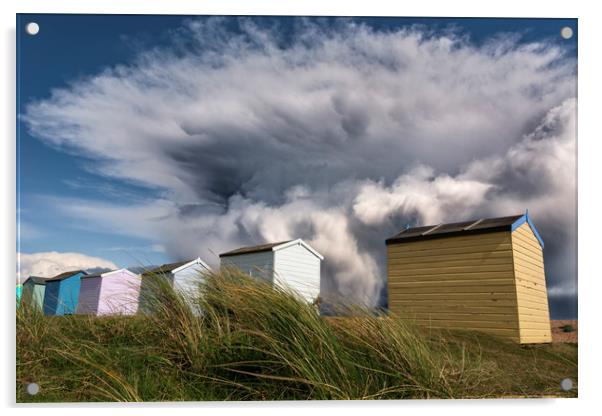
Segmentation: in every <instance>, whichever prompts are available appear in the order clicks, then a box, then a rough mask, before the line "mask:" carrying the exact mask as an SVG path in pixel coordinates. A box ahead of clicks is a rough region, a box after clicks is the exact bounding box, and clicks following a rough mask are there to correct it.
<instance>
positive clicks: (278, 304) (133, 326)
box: [16, 271, 577, 402]
mask: <svg viewBox="0 0 602 416" xmlns="http://www.w3.org/2000/svg"><path fill="white" fill-rule="evenodd" d="M199 291H200V296H195V297H194V298H193V299H188V300H186V299H184V298H182V297H181V296H179V295H178V294H177V293H175V292H174V291H173V290H172V289H171V288H169V286H167V285H166V284H165V283H164V282H163V281H162V280H161V279H153V282H152V285H151V290H149V291H147V293H145V294H144V296H145V297H146V299H145V300H146V302H145V304H146V305H147V306H146V310H145V314H144V315H138V316H134V317H110V318H101V317H86V316H65V317H44V316H42V315H41V314H40V312H39V311H37V310H35V309H32V308H28V307H27V306H26V305H25V306H23V307H21V308H20V309H19V310H18V312H17V380H16V383H17V401H18V402H73V401H184V400H186V401H188V400H194V401H200V400H305V399H317V400H323V399H406V398H480V397H500V396H503V397H525V396H529V397H532V396H536V397H541V396H568V397H574V396H576V394H577V390H576V387H575V388H574V389H573V390H571V391H569V392H563V391H562V390H561V389H560V380H562V379H563V378H566V377H569V378H571V379H572V380H573V382H574V384H575V386H576V382H577V346H576V345H574V344H551V345H542V346H530V347H525V346H523V347H521V346H519V345H516V344H514V343H512V342H509V341H506V340H503V339H500V338H496V337H493V336H488V335H484V334H478V333H474V332H470V333H469V332H441V331H429V330H428V329H424V328H419V327H416V326H414V325H412V324H410V323H408V322H406V321H404V320H401V319H399V318H397V317H394V316H384V317H376V316H372V315H370V314H369V313H367V311H364V310H361V309H359V308H357V309H354V310H348V311H346V312H347V313H348V314H349V315H351V316H353V317H351V318H323V317H320V316H319V315H318V314H317V313H316V309H315V307H314V306H311V305H307V304H305V303H304V302H303V301H300V300H298V299H297V297H296V296H295V295H294V294H292V293H289V292H287V291H286V290H282V289H278V288H272V287H271V286H269V285H267V284H265V283H262V282H260V281H257V280H254V279H251V278H248V277H246V276H244V275H241V274H240V273H237V272H235V271H225V272H222V273H219V274H213V275H210V276H207V278H206V282H205V283H204V284H203V285H202V286H201V287H200V288H199ZM191 304H192V306H193V307H192V308H191V307H190V306H191ZM192 310H202V311H204V312H203V314H202V315H199V314H198V313H197V314H195V313H193V312H192ZM31 382H35V383H37V384H38V385H39V386H40V392H39V393H38V394H37V395H35V396H30V395H28V394H27V393H26V390H25V386H26V385H27V384H28V383H31Z"/></svg>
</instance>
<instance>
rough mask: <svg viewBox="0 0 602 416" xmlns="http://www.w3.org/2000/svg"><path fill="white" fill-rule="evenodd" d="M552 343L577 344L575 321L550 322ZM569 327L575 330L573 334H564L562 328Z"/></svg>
mask: <svg viewBox="0 0 602 416" xmlns="http://www.w3.org/2000/svg"><path fill="white" fill-rule="evenodd" d="M551 323H552V341H553V342H575V343H576V342H577V333H578V331H577V320H552V321H551ZM564 325H571V326H572V327H573V328H575V330H574V331H573V332H564V331H563V330H562V327H563V326H564Z"/></svg>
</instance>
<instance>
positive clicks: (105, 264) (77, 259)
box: [17, 251, 117, 280]
mask: <svg viewBox="0 0 602 416" xmlns="http://www.w3.org/2000/svg"><path fill="white" fill-rule="evenodd" d="M17 256H18V265H19V270H18V273H17V277H18V278H19V277H20V278H21V280H23V279H25V278H27V277H29V276H40V277H52V276H55V275H57V274H59V273H63V272H66V271H69V270H86V269H93V268H108V269H116V268H117V266H116V265H115V263H113V262H112V261H109V260H105V259H102V258H99V257H92V256H88V255H85V254H81V253H59V252H57V251H49V252H41V253H18V254H17Z"/></svg>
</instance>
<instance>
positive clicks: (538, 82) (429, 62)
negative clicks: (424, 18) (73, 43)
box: [23, 19, 576, 303]
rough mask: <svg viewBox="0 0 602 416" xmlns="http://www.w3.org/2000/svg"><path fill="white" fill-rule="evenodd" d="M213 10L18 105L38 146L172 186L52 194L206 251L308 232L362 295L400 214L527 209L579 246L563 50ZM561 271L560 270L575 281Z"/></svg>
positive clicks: (428, 217) (372, 283)
mask: <svg viewBox="0 0 602 416" xmlns="http://www.w3.org/2000/svg"><path fill="white" fill-rule="evenodd" d="M222 23H223V21H221V20H219V19H209V20H204V21H193V22H190V23H189V24H188V26H187V27H185V28H183V29H182V30H181V31H180V32H179V33H178V34H177V37H176V39H175V40H174V44H173V45H172V48H175V49H176V51H175V52H174V51H170V50H166V49H155V50H153V51H150V52H147V53H144V54H142V55H141V56H140V57H139V58H138V59H137V60H136V61H135V62H133V63H132V64H130V65H128V66H119V67H116V68H111V69H107V70H105V71H103V72H101V73H99V74H97V75H94V76H92V77H89V78H87V79H83V80H79V81H76V82H74V83H73V84H72V86H70V87H69V88H67V89H60V90H55V91H54V92H53V93H52V95H51V97H50V98H49V99H45V100H42V101H36V102H32V103H30V104H29V105H28V106H27V111H26V113H25V114H24V115H23V117H24V120H25V121H26V123H27V124H28V126H29V128H30V130H31V132H32V133H33V134H34V135H36V136H38V137H40V138H41V139H43V140H44V141H46V143H49V144H51V145H53V146H57V147H60V148H63V149H65V148H66V149H69V150H70V151H74V152H77V153H82V154H85V155H87V156H88V157H91V158H93V159H95V160H96V163H95V164H88V165H87V166H96V171H97V173H98V174H100V175H107V176H111V177H116V178H120V179H124V180H127V181H134V182H138V183H142V184H145V185H148V186H150V187H153V188H154V189H157V188H158V189H162V190H163V191H164V195H163V196H161V197H158V198H156V199H154V200H150V201H146V202H144V203H139V202H135V203H132V202H125V203H123V204H108V203H104V202H102V203H99V202H91V201H86V200H79V199H70V200H69V203H68V204H65V203H62V202H64V201H60V200H58V199H54V200H53V201H54V202H53V201H52V200H51V201H49V204H50V205H51V206H54V207H56V209H60V210H62V211H64V212H65V213H66V214H68V215H69V217H70V218H75V219H79V220H80V221H79V222H78V224H79V225H82V224H83V225H85V226H86V227H96V226H97V225H98V224H102V225H103V226H106V227H111V229H112V230H114V231H115V232H117V233H124V234H128V235H134V236H138V237H144V238H148V239H151V240H153V241H154V242H156V243H157V244H161V245H162V246H163V247H165V250H166V252H167V253H168V254H171V255H172V256H174V257H180V258H181V257H187V256H195V255H199V254H200V255H202V256H204V257H206V258H208V260H209V261H210V262H214V263H215V261H216V260H217V258H216V257H215V256H214V254H216V253H219V252H221V251H223V250H228V249H231V248H234V247H236V246H240V245H243V244H254V243H259V242H262V241H271V240H278V239H283V238H293V237H302V238H305V239H307V240H308V241H309V242H310V243H311V244H313V245H315V246H316V248H317V249H318V250H319V251H321V252H322V253H323V254H324V255H325V257H326V261H325V274H326V277H327V279H328V280H329V281H330V283H329V285H330V286H329V287H330V288H332V289H336V290H338V291H340V292H342V293H343V294H345V295H349V296H356V297H357V298H360V299H362V300H367V301H368V302H370V303H374V302H376V301H377V298H378V294H379V291H380V289H381V287H382V282H383V280H382V276H383V274H384V269H383V262H382V260H383V254H382V253H383V251H384V246H383V242H384V239H385V238H386V237H388V236H390V235H391V234H393V233H395V232H397V231H398V230H399V229H400V228H401V227H402V226H403V225H404V224H405V223H406V222H421V223H422V222H427V223H435V222H441V221H451V220H463V219H468V218H470V217H472V216H486V215H497V214H500V215H507V214H514V213H517V212H521V211H523V210H524V208H530V209H531V211H532V213H533V215H534V217H535V219H536V222H537V223H538V225H540V226H541V227H542V228H543V229H544V230H546V231H545V234H546V235H549V236H550V240H551V241H552V243H551V244H550V246H551V247H552V252H553V253H555V257H556V258H564V259H567V262H568V263H567V264H569V263H570V262H571V261H573V257H574V253H572V252H571V247H572V246H571V244H570V241H569V240H570V239H571V238H572V237H571V235H572V234H571V218H573V217H574V215H575V207H574V205H572V201H574V199H575V198H574V190H575V186H576V183H575V174H574V155H575V147H574V146H575V144H574V143H575V132H574V128H573V127H574V122H575V120H574V112H575V111H574V110H575V109H574V106H575V102H574V100H572V97H574V96H575V83H574V79H575V61H574V60H573V59H570V58H567V57H565V56H564V52H563V50H562V48H560V47H558V46H553V45H549V44H544V43H530V44H521V43H518V42H517V39H516V38H514V39H513V38H507V39H502V38H496V39H492V40H490V41H489V42H486V43H485V44H484V45H483V46H480V47H477V46H475V45H473V44H471V43H470V42H469V41H468V40H467V39H466V38H465V37H463V36H461V35H459V34H453V33H448V34H445V35H441V34H433V33H427V32H425V31H421V30H418V29H404V30H397V31H390V32H386V33H384V32H375V31H372V30H370V29H368V28H366V27H364V26H361V25H356V24H353V23H348V24H342V25H338V26H336V27H334V28H329V27H326V26H320V25H315V24H311V23H308V22H307V21H298V22H297V23H296V28H295V30H296V31H295V33H294V34H293V35H292V41H291V42H290V44H288V45H287V46H286V47H284V46H282V45H283V44H282V42H281V38H280V36H279V34H278V33H277V32H275V31H269V30H265V29H260V28H257V27H255V26H254V25H253V23H252V22H251V21H249V20H241V21H240V26H241V28H242V32H241V33H239V34H238V35H236V36H235V35H233V34H232V33H230V32H227V31H226V29H224V26H223V25H222ZM183 39H185V41H186V42H185V43H186V45H187V46H186V48H184V47H181V44H180V43H179V40H183ZM180 47H181V48H180ZM542 120H543V121H542ZM572 126H573V127H572ZM561 269H562V270H563V271H562V273H560V272H558V271H553V274H554V276H553V279H552V283H553V285H554V284H555V283H557V282H559V281H560V280H561V279H567V278H569V277H570V276H568V274H567V273H568V270H567V269H566V267H564V268H561ZM565 272H566V273H565ZM561 274H562V275H563V276H561Z"/></svg>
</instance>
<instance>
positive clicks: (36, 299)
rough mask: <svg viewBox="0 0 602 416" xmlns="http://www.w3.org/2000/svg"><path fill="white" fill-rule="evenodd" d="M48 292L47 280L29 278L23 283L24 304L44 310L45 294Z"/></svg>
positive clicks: (34, 277) (36, 277) (35, 277)
mask: <svg viewBox="0 0 602 416" xmlns="http://www.w3.org/2000/svg"><path fill="white" fill-rule="evenodd" d="M45 292H46V278H44V277H38V276H29V277H28V278H27V280H25V282H24V283H23V294H22V299H23V302H27V303H28V304H29V305H31V306H35V307H37V308H39V309H40V310H42V308H43V307H44V293H45Z"/></svg>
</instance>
